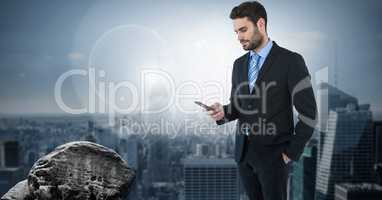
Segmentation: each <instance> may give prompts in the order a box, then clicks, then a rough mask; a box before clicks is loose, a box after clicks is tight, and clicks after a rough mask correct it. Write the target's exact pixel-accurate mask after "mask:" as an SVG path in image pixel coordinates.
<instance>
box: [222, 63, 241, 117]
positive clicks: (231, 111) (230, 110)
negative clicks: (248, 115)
mask: <svg viewBox="0 0 382 200" xmlns="http://www.w3.org/2000/svg"><path fill="white" fill-rule="evenodd" d="M236 69H237V60H236V61H235V62H234V64H233V68H232V78H231V85H232V86H231V95H230V98H229V100H230V102H229V104H227V105H224V106H223V112H224V117H223V118H222V119H220V120H217V121H216V124H217V125H222V124H225V123H227V122H230V121H232V120H235V119H237V118H238V117H239V111H238V110H237V109H236V106H238V105H235V104H238V103H239V102H237V101H235V97H234V96H235V93H236V92H237V91H236V89H237V87H236V86H237V80H236V77H237V76H236V75H237V71H236Z"/></svg>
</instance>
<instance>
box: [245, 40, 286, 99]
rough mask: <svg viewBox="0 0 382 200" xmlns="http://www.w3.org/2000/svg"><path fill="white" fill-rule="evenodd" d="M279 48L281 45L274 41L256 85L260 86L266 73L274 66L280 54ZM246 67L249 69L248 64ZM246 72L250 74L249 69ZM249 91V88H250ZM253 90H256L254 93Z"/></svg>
mask: <svg viewBox="0 0 382 200" xmlns="http://www.w3.org/2000/svg"><path fill="white" fill-rule="evenodd" d="M278 48H279V46H278V45H277V44H276V42H273V46H272V49H271V51H270V52H269V54H268V56H267V58H266V59H265V61H264V63H263V66H262V67H261V69H260V71H259V75H258V77H257V79H256V82H255V85H256V87H260V83H261V81H262V80H263V79H264V77H265V75H266V73H267V72H268V71H269V69H270V68H271V67H272V64H273V62H274V61H275V59H276V58H277V55H278ZM246 67H247V69H248V64H247V66H246ZM246 74H248V70H247V73H246ZM247 82H248V76H247ZM248 91H249V89H248ZM253 91H254V90H252V92H251V94H252V93H253Z"/></svg>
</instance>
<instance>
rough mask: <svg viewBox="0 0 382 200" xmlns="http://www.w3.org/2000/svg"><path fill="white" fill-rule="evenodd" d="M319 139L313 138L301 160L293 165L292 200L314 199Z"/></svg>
mask: <svg viewBox="0 0 382 200" xmlns="http://www.w3.org/2000/svg"><path fill="white" fill-rule="evenodd" d="M316 162H317V141H316V140H314V139H313V140H311V141H310V142H309V143H308V144H307V146H306V147H305V148H304V152H303V154H302V156H301V158H300V160H299V161H298V162H296V163H294V165H293V172H292V174H291V178H292V184H291V191H290V192H291V197H293V198H291V200H314V193H315V185H316V166H317V165H316Z"/></svg>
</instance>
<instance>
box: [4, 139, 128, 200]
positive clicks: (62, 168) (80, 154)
mask: <svg viewBox="0 0 382 200" xmlns="http://www.w3.org/2000/svg"><path fill="white" fill-rule="evenodd" d="M134 178H135V172H134V171H133V170H132V169H131V168H129V166H128V164H127V162H126V161H124V160H123V159H122V158H121V157H120V156H119V155H118V154H117V153H116V152H115V151H113V150H111V149H109V148H106V147H104V146H101V145H98V144H95V143H91V142H86V141H78V142H71V143H67V144H64V145H61V146H59V147H57V148H56V149H55V150H54V151H53V152H51V153H49V154H47V155H45V156H44V157H42V158H40V159H39V160H38V161H37V162H36V163H35V164H34V165H33V167H32V169H31V170H30V172H29V175H28V179H27V181H23V182H20V183H19V184H17V185H16V186H15V187H13V188H12V189H11V190H10V191H9V192H8V193H7V194H5V195H4V196H3V197H2V198H1V199H2V200H11V199H12V200H16V199H17V200H29V199H30V200H53V199H60V200H61V199H65V200H66V199H67V200H69V199H70V200H77V199H78V200H87V199H89V200H118V199H121V198H122V197H124V196H126V195H127V194H128V193H129V189H130V186H131V185H132V183H133V181H134Z"/></svg>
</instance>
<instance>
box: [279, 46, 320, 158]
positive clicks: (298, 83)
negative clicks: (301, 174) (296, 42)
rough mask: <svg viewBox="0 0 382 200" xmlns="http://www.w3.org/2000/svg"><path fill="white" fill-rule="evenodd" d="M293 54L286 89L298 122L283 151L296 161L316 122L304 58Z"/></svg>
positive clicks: (315, 108) (312, 96)
mask: <svg viewBox="0 0 382 200" xmlns="http://www.w3.org/2000/svg"><path fill="white" fill-rule="evenodd" d="M293 56H294V58H293V62H292V64H291V65H290V66H289V71H288V90H289V93H290V95H291V97H292V103H293V105H294V107H295V108H296V110H297V112H298V122H297V124H296V126H295V134H294V135H293V136H292V140H291V142H290V145H289V146H288V147H287V148H286V150H285V153H286V155H287V156H288V157H289V158H290V159H292V160H295V161H297V160H298V159H299V157H300V156H301V154H302V152H303V150H304V147H305V144H306V143H307V142H308V140H309V139H310V137H311V136H312V134H313V131H314V127H315V126H316V124H317V105H316V100H315V98H314V93H313V88H312V84H311V80H310V75H309V72H308V69H307V67H306V65H305V62H304V59H303V57H302V56H301V55H299V54H297V53H295V54H293Z"/></svg>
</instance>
